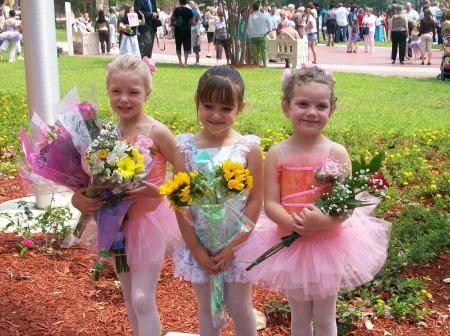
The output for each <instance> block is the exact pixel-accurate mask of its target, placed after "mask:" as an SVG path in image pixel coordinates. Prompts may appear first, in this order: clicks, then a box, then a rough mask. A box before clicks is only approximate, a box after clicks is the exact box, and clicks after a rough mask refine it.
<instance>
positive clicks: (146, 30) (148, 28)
mask: <svg viewBox="0 0 450 336" xmlns="http://www.w3.org/2000/svg"><path fill="white" fill-rule="evenodd" d="M134 9H135V11H136V13H139V12H141V13H142V14H143V15H144V20H145V23H144V24H143V25H139V28H138V31H139V34H138V41H139V50H140V53H141V56H142V57H144V56H147V57H148V58H151V57H152V52H153V43H154V41H155V36H156V28H157V27H156V26H155V25H154V21H155V20H156V19H158V8H157V7H156V2H155V0H134Z"/></svg>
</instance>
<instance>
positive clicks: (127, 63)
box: [106, 55, 152, 91]
mask: <svg viewBox="0 0 450 336" xmlns="http://www.w3.org/2000/svg"><path fill="white" fill-rule="evenodd" d="M119 71H132V72H135V73H136V74H137V75H139V76H140V77H141V78H142V80H143V82H144V85H145V88H146V90H147V91H148V90H151V89H152V76H151V73H150V69H149V67H148V65H147V64H146V63H145V62H144V61H142V59H141V58H140V57H139V56H135V55H120V56H118V57H117V58H115V59H114V60H113V61H112V63H110V64H109V65H108V73H107V74H106V86H107V87H108V84H109V78H110V76H111V74H113V73H115V72H119Z"/></svg>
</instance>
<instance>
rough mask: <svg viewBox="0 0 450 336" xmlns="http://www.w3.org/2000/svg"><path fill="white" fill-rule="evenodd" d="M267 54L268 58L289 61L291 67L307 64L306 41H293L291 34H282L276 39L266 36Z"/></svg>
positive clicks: (304, 39) (305, 39)
mask: <svg viewBox="0 0 450 336" xmlns="http://www.w3.org/2000/svg"><path fill="white" fill-rule="evenodd" d="M267 53H268V55H269V58H272V59H280V60H285V59H289V60H290V61H291V64H292V67H293V68H295V67H296V66H297V65H299V64H302V63H308V39H307V38H306V36H304V37H303V39H299V40H297V39H295V38H294V37H292V35H291V34H289V33H286V32H283V33H281V34H279V35H277V37H276V38H270V36H269V35H267Z"/></svg>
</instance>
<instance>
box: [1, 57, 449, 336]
mask: <svg viewBox="0 0 450 336" xmlns="http://www.w3.org/2000/svg"><path fill="white" fill-rule="evenodd" d="M107 63H108V60H106V59H98V58H69V57H64V56H63V57H61V58H60V60H59V67H60V68H59V71H60V82H61V93H62V94H63V95H64V94H65V93H66V92H68V91H69V90H70V89H71V88H72V87H73V86H74V85H78V87H79V89H80V92H81V96H82V98H85V99H86V98H88V97H89V95H90V92H91V83H93V82H94V80H96V83H95V84H96V87H97V92H98V101H99V106H100V113H101V115H102V116H104V117H107V118H112V119H113V120H114V116H113V115H112V113H111V112H110V110H109V108H108V98H107V95H106V92H105V83H104V77H105V68H106V64H107ZM158 68H159V70H158V72H156V73H155V75H154V89H153V92H152V96H151V98H150V101H149V102H148V103H147V104H146V106H145V109H146V111H149V113H150V114H152V115H153V116H154V117H155V118H157V119H159V120H161V121H162V122H163V123H165V124H166V125H168V126H169V127H170V129H171V130H172V131H173V132H174V133H182V132H186V131H190V132H195V131H196V130H197V129H198V127H199V125H198V122H197V117H196V108H195V105H194V91H195V87H196V83H197V80H198V78H199V76H200V75H201V73H202V72H203V71H204V68H199V69H197V68H195V69H194V68H187V69H185V68H183V69H181V68H179V67H177V66H173V65H158ZM0 71H1V72H2V73H8V81H2V82H1V83H0V118H1V121H2V126H3V127H2V128H1V129H0V157H1V161H0V173H1V175H0V178H2V179H3V180H5V179H7V178H8V177H9V176H15V158H16V154H17V153H18V152H20V147H19V141H18V138H17V130H18V127H19V125H21V124H23V125H26V124H27V113H28V112H27V100H26V89H25V78H24V72H23V62H16V63H15V64H8V63H6V62H0ZM240 71H241V73H242V75H243V77H244V80H245V83H246V97H245V100H246V103H247V106H246V109H245V112H244V113H243V114H242V115H241V116H239V118H238V122H237V129H238V130H240V131H241V132H243V133H252V134H256V135H259V136H260V137H261V138H262V143H261V146H262V149H263V150H264V151H266V150H267V149H268V148H269V147H270V146H272V145H273V144H275V143H278V142H280V141H282V140H284V139H285V138H286V137H287V136H289V124H288V122H287V121H286V120H285V119H284V118H283V116H282V113H281V111H280V103H279V99H280V95H281V93H280V78H281V70H280V69H265V70H255V69H243V70H240ZM335 77H336V79H337V84H336V95H337V97H338V110H337V111H336V114H335V116H333V118H332V119H331V121H330V123H329V126H328V127H327V129H326V134H327V135H328V136H330V137H331V138H332V139H333V140H335V141H337V142H340V143H342V144H344V145H345V146H346V147H347V148H348V150H349V152H350V155H351V156H352V157H353V158H358V157H360V156H362V157H363V158H364V157H366V156H367V157H369V156H370V155H373V154H376V153H377V152H380V151H383V152H385V156H386V159H385V162H384V167H385V171H384V173H385V175H386V177H387V178H388V180H389V182H390V185H391V188H390V189H389V190H388V193H387V196H386V197H385V199H384V200H383V202H382V203H381V204H380V206H379V207H378V208H377V212H378V215H379V216H380V217H383V218H385V219H387V220H389V221H391V222H392V223H393V230H392V238H391V243H390V250H389V256H388V261H387V263H386V265H385V267H384V269H383V271H382V272H381V273H380V274H379V275H378V276H377V278H376V279H375V280H374V281H372V282H371V283H369V284H367V285H366V286H364V287H362V288H360V289H358V290H357V291H353V292H351V293H345V294H342V295H341V296H340V298H339V305H338V317H339V321H340V326H339V328H340V332H341V333H345V332H347V331H349V330H351V328H352V325H355V324H358V323H360V324H361V323H363V324H364V323H365V326H366V328H370V323H371V322H370V321H373V319H374V318H392V319H394V321H410V322H411V323H415V324H418V323H420V322H422V321H423V319H424V317H425V316H427V315H428V314H433V312H432V311H431V309H430V308H429V307H430V303H431V302H432V300H433V298H434V296H433V295H436V293H433V292H431V291H430V290H429V288H428V284H429V281H430V280H429V278H427V275H426V274H424V275H423V276H421V277H419V278H411V277H408V276H407V274H405V273H404V270H405V269H407V268H408V267H410V266H413V265H424V264H425V263H428V262H432V261H433V259H434V258H435V257H436V256H437V255H439V253H440V252H443V251H448V247H449V243H448V242H449V239H448V238H449V237H448V232H449V228H450V225H449V221H448V210H449V209H448V204H449V199H450V196H449V193H448V191H449V186H450V172H449V170H448V164H447V162H448V159H449V157H448V156H449V154H448V153H449V139H450V134H449V130H450V119H449V118H448V111H449V110H450V101H449V100H448V92H449V86H448V84H447V83H445V82H440V81H435V80H433V79H412V78H408V79H407V78H399V77H398V78H397V77H376V76H369V75H357V74H343V73H336V74H335ZM0 183H3V181H2V182H0ZM18 243H20V241H19V240H18ZM446 290H447V291H448V288H447V289H446ZM265 311H266V313H268V314H270V316H272V317H273V318H276V319H277V321H281V322H280V323H284V324H286V323H287V321H288V315H289V309H288V307H287V306H286V303H285V302H284V301H283V300H282V299H280V298H279V297H275V298H271V299H270V300H268V301H267V302H266V308H265ZM368 321H369V322H368Z"/></svg>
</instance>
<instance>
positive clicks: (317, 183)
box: [236, 66, 390, 336]
mask: <svg viewBox="0 0 450 336" xmlns="http://www.w3.org/2000/svg"><path fill="white" fill-rule="evenodd" d="M333 87H334V79H333V78H332V77H331V75H329V74H327V72H325V71H324V70H322V69H320V68H318V67H315V66H314V67H308V68H304V69H300V70H298V71H294V72H293V73H292V74H291V75H290V77H289V78H287V79H286V80H284V82H283V97H282V109H283V113H284V115H285V117H286V118H288V119H289V121H290V123H291V125H292V130H293V135H292V136H291V137H290V138H288V139H287V140H286V141H284V142H282V143H281V144H279V145H276V146H274V147H272V148H271V149H270V150H269V152H268V154H267V159H266V162H265V165H264V209H265V213H266V215H267V217H268V218H269V219H270V220H271V221H270V220H267V221H265V222H264V223H263V224H262V225H260V226H259V225H258V226H257V227H256V229H255V230H254V231H253V232H252V234H251V235H250V237H249V238H248V240H247V241H246V242H245V243H244V244H243V246H241V247H240V248H239V250H238V251H237V252H236V258H237V259H239V260H253V259H255V258H256V257H257V256H259V255H260V254H262V253H263V252H264V251H266V250H267V249H268V248H270V247H271V246H273V245H274V244H276V243H278V242H280V238H281V237H283V236H287V235H290V234H291V233H292V232H297V233H298V234H299V235H300V236H301V237H300V238H299V239H297V240H296V241H295V242H294V243H293V244H292V245H291V246H290V247H287V248H284V249H282V250H281V251H280V252H278V253H276V254H275V255H273V256H271V257H270V258H269V259H267V260H266V261H264V262H263V263H261V264H260V265H257V266H256V267H254V268H253V269H252V270H251V271H250V272H249V278H250V279H251V280H254V281H256V282H259V283H260V284H262V285H265V286H267V287H268V288H269V289H271V290H274V291H282V292H283V293H285V295H286V296H287V299H288V302H289V304H290V306H291V314H292V315H291V316H292V317H291V318H292V320H291V330H292V335H294V336H312V335H313V334H314V335H316V336H332V335H337V328H336V298H337V294H338V290H339V289H340V288H342V287H344V288H354V287H356V286H360V285H362V284H363V283H365V282H367V281H369V280H370V279H372V277H373V276H374V275H375V274H376V273H377V272H378V271H379V270H380V268H381V267H382V266H383V264H384V261H385V259H386V253H387V247H388V241H389V232H390V224H389V223H388V222H385V221H382V220H379V219H376V218H374V217H370V216H369V214H370V212H371V211H372V210H373V209H374V207H375V205H373V206H370V207H365V208H358V209H356V210H355V211H354V212H353V214H352V215H351V216H350V217H348V216H347V217H344V216H342V217H331V216H327V215H325V214H324V213H322V212H321V211H320V210H319V208H317V207H316V206H314V205H313V202H314V201H315V200H317V198H319V197H320V195H322V194H323V193H325V192H327V191H330V184H329V183H327V181H324V180H319V179H317V178H316V175H315V172H316V170H318V169H319V168H321V167H323V166H324V165H328V169H340V170H341V171H343V172H344V175H345V174H347V175H349V174H350V173H351V161H350V158H349V155H348V153H347V150H346V149H345V147H344V146H342V145H340V144H338V143H335V142H333V141H331V140H330V139H328V138H327V137H326V136H325V135H323V134H322V130H323V129H324V128H325V127H326V125H327V124H328V121H329V119H330V117H331V116H332V114H333V112H334V111H335V109H336V97H335V95H334V89H333ZM312 322H314V328H313V326H312ZM313 329H314V330H313Z"/></svg>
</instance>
